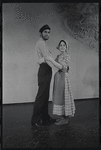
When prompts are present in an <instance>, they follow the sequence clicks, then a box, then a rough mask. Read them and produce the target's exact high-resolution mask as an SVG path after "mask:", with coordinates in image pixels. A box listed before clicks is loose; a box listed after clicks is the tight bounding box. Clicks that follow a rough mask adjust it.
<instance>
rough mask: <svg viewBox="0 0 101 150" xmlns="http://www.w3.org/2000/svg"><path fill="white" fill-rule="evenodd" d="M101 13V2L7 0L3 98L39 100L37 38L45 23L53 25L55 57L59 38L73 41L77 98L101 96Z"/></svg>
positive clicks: (50, 43)
mask: <svg viewBox="0 0 101 150" xmlns="http://www.w3.org/2000/svg"><path fill="white" fill-rule="evenodd" d="M76 4H77V5H76ZM87 8H89V9H87ZM90 8H91V9H90ZM89 11H90V12H89ZM98 18H99V17H98V4H96V3H91V4H90V3H87V4H86V3H85V5H84V4H83V5H82V3H80V4H79V3H75V5H74V4H72V3H69V4H68V3H66V4H55V3H5V4H3V6H2V23H3V32H2V35H3V36H2V37H3V40H2V41H3V104H9V103H27V102H34V101H35V96H36V94H37V90H38V86H37V71H38V64H37V63H36V55H35V44H36V42H37V40H38V39H39V28H40V27H42V26H43V25H44V24H48V25H49V26H50V27H51V34H50V38H49V40H48V41H47V44H48V46H49V49H50V51H51V52H52V55H53V58H54V59H55V58H56V56H57V55H58V54H59V51H58V50H57V49H56V47H57V45H58V43H59V41H60V40H61V39H63V40H66V41H67V42H68V43H69V47H70V49H69V55H70V57H71V60H70V70H69V76H70V83H71V88H72V92H73V96H74V99H75V100H76V99H81V100H82V99H88V98H98V97H99V59H98V58H99V54H98V50H99V48H98V45H99V44H98V33H99V30H98ZM94 19H95V20H94ZM94 23H95V24H94ZM87 25H88V26H87ZM52 67H53V66H52ZM52 70H53V76H54V73H55V72H56V71H57V70H56V69H55V68H54V67H53V68H52ZM53 76H52V80H51V86H50V98H49V100H50V101H52V88H53Z"/></svg>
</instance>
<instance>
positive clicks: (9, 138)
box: [2, 99, 99, 148]
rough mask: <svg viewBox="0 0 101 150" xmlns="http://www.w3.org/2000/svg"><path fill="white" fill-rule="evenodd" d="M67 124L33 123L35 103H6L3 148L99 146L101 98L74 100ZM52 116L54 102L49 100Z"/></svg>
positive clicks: (4, 108) (4, 106)
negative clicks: (39, 125) (42, 124)
mask: <svg viewBox="0 0 101 150" xmlns="http://www.w3.org/2000/svg"><path fill="white" fill-rule="evenodd" d="M75 105H76V113H75V116H74V117H72V118H70V121H69V124H68V125H62V126H56V125H55V124H54V123H53V124H50V125H47V126H45V127H43V128H35V127H33V128H32V127H31V123H30V122H31V116H32V110H33V104H32V103H31V104H17V105H3V112H2V114H3V124H2V136H3V137H2V139H3V141H2V147H3V148H99V100H98V99H95V100H82V101H80V100H77V101H75ZM49 114H50V116H51V117H52V118H57V116H53V115H52V103H51V102H49Z"/></svg>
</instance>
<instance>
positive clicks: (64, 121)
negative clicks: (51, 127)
mask: <svg viewBox="0 0 101 150" xmlns="http://www.w3.org/2000/svg"><path fill="white" fill-rule="evenodd" d="M64 124H68V120H67V119H64V118H62V119H61V120H60V121H58V122H56V123H55V125H64Z"/></svg>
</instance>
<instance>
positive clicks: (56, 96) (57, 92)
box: [53, 71, 75, 116]
mask: <svg viewBox="0 0 101 150" xmlns="http://www.w3.org/2000/svg"><path fill="white" fill-rule="evenodd" d="M74 113H75V103H74V99H73V94H72V90H71V85H70V80H69V73H67V72H65V73H64V72H62V71H58V72H57V73H56V74H55V76H54V85H53V114H56V115H65V116H74Z"/></svg>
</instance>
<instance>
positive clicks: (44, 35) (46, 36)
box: [41, 29, 50, 40]
mask: <svg viewBox="0 0 101 150" xmlns="http://www.w3.org/2000/svg"><path fill="white" fill-rule="evenodd" d="M41 36H42V38H43V39H44V40H48V39H49V36H50V30H49V29H46V30H44V31H43V32H42V33H41Z"/></svg>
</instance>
